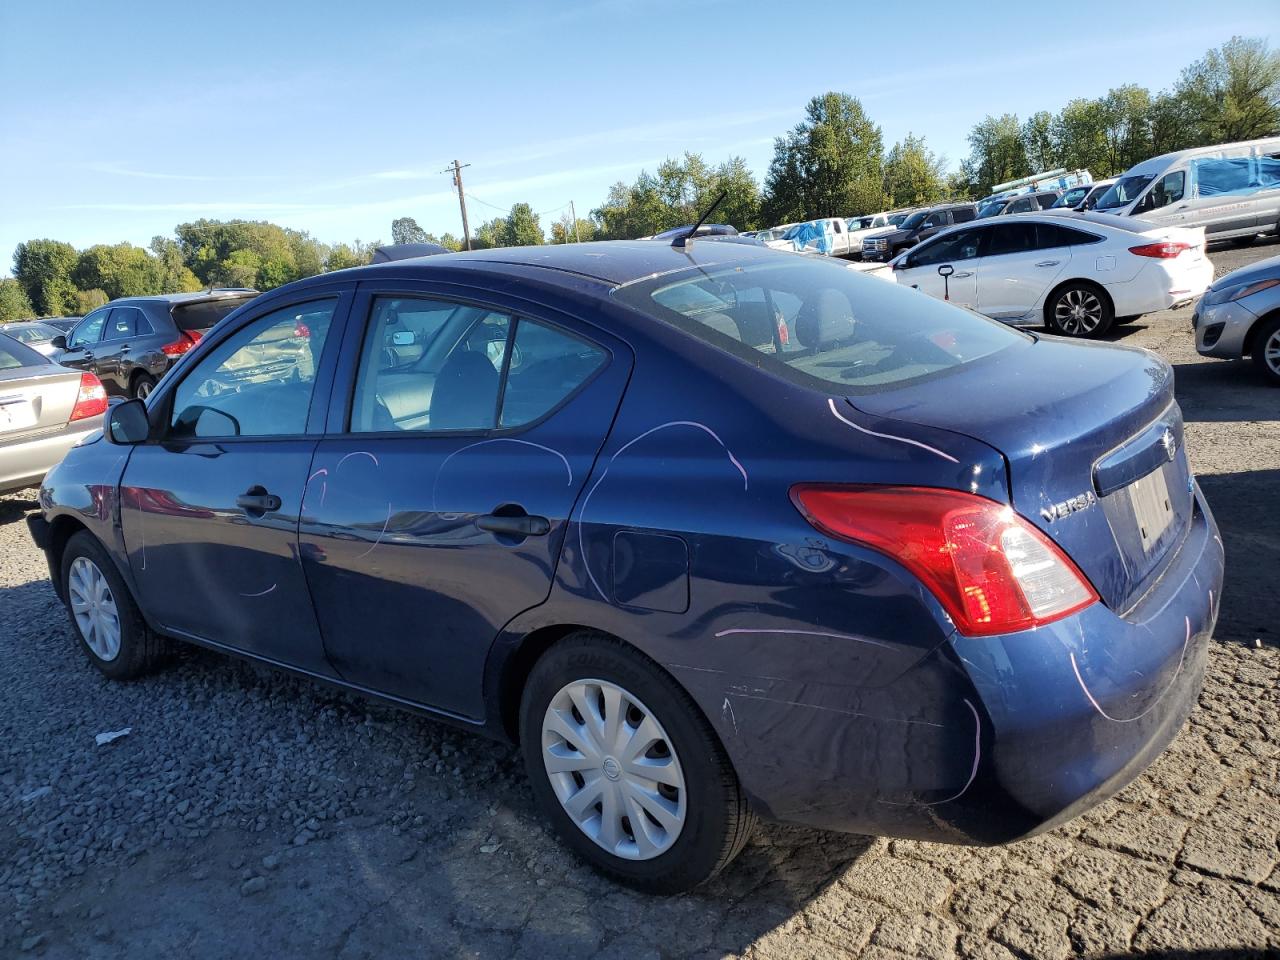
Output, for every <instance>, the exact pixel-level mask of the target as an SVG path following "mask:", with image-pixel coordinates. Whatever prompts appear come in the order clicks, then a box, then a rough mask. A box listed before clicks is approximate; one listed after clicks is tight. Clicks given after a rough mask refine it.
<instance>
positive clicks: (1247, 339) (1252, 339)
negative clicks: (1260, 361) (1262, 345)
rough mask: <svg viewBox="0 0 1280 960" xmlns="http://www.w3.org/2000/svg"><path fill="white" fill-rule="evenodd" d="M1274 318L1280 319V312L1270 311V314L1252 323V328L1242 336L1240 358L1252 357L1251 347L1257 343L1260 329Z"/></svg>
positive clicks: (1265, 314)
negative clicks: (1242, 343) (1242, 342)
mask: <svg viewBox="0 0 1280 960" xmlns="http://www.w3.org/2000/svg"><path fill="white" fill-rule="evenodd" d="M1276 317H1280V310H1272V311H1271V312H1270V313H1264V314H1263V315H1262V316H1260V317H1259V318H1258V319H1257V320H1256V321H1254V324H1253V326H1251V327H1250V328H1249V332H1248V333H1246V334H1245V335H1244V346H1243V347H1242V348H1241V350H1240V355H1241V356H1242V357H1252V356H1253V345H1254V344H1255V343H1256V342H1257V340H1258V335H1259V334H1260V333H1261V332H1262V328H1263V327H1265V326H1266V325H1267V324H1268V323H1270V322H1271V321H1272V320H1274V319H1275V318H1276Z"/></svg>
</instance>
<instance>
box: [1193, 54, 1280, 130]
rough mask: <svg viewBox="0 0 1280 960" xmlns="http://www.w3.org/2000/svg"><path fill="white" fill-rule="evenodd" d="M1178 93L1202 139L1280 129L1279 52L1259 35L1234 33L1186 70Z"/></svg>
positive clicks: (1194, 128)
mask: <svg viewBox="0 0 1280 960" xmlns="http://www.w3.org/2000/svg"><path fill="white" fill-rule="evenodd" d="M1175 95H1176V96H1177V97H1178V99H1180V100H1182V101H1183V103H1184V104H1185V106H1186V109H1187V111H1188V114H1189V118H1190V121H1191V126H1192V129H1193V131H1194V136H1195V139H1196V141H1197V142H1198V143H1201V144H1212V143H1230V142H1232V141H1235V140H1252V139H1255V138H1257V137H1267V136H1272V135H1274V134H1277V133H1280V51H1276V50H1272V49H1271V48H1270V46H1269V45H1268V44H1267V41H1266V40H1264V39H1262V38H1260V37H1232V38H1231V39H1230V40H1229V41H1227V42H1226V43H1224V44H1223V45H1222V46H1221V47H1218V48H1216V49H1213V50H1210V51H1209V52H1208V53H1206V54H1205V55H1204V56H1203V57H1202V58H1201V59H1199V60H1197V61H1196V62H1195V63H1193V64H1191V65H1190V66H1189V67H1187V68H1186V69H1185V70H1183V71H1182V77H1181V78H1180V79H1179V81H1178V84H1177V86H1176V88H1175Z"/></svg>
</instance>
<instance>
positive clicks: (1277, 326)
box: [1253, 317, 1280, 387]
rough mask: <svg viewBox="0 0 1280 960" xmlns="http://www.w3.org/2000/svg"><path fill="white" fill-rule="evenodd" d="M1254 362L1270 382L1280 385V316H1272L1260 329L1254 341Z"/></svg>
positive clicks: (1273, 384)
mask: <svg viewBox="0 0 1280 960" xmlns="http://www.w3.org/2000/svg"><path fill="white" fill-rule="evenodd" d="M1253 362H1254V363H1256V364H1257V365H1258V370H1259V372H1260V373H1261V374H1262V376H1263V378H1264V379H1265V380H1266V381H1267V382H1268V383H1270V384H1271V385H1272V386H1273V387H1280V317H1272V318H1271V319H1270V320H1268V321H1266V322H1265V323H1264V324H1263V325H1262V329H1261V330H1259V331H1258V336H1257V339H1255V340H1254V342H1253Z"/></svg>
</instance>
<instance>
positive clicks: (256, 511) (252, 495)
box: [236, 485, 283, 517]
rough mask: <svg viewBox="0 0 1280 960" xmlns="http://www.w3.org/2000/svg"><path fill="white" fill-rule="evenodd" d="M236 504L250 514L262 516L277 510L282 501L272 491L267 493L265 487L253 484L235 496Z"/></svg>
mask: <svg viewBox="0 0 1280 960" xmlns="http://www.w3.org/2000/svg"><path fill="white" fill-rule="evenodd" d="M236 506H237V507H239V508H240V509H241V510H243V511H244V512H245V513H247V514H249V515H250V516H256V517H262V516H265V515H266V514H268V513H274V512H275V511H277V510H279V509H280V507H281V506H283V502H282V501H281V500H280V498H279V497H277V496H276V495H275V494H274V493H267V491H266V488H264V487H261V486H256V485H255V486H252V487H250V488H249V489H248V490H246V491H245V492H244V493H242V494H240V496H238V497H236Z"/></svg>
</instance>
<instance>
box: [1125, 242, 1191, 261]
mask: <svg viewBox="0 0 1280 960" xmlns="http://www.w3.org/2000/svg"><path fill="white" fill-rule="evenodd" d="M1190 249H1191V244H1189V243H1182V242H1180V241H1178V240H1161V241H1160V242H1159V243H1144V244H1142V245H1141V246H1138V247H1130V248H1129V252H1130V253H1136V254H1137V255H1138V256H1140V257H1155V258H1156V259H1157V260H1172V259H1173V258H1174V257H1176V256H1177V255H1178V254H1180V253H1183V252H1185V251H1187V250H1190Z"/></svg>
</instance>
